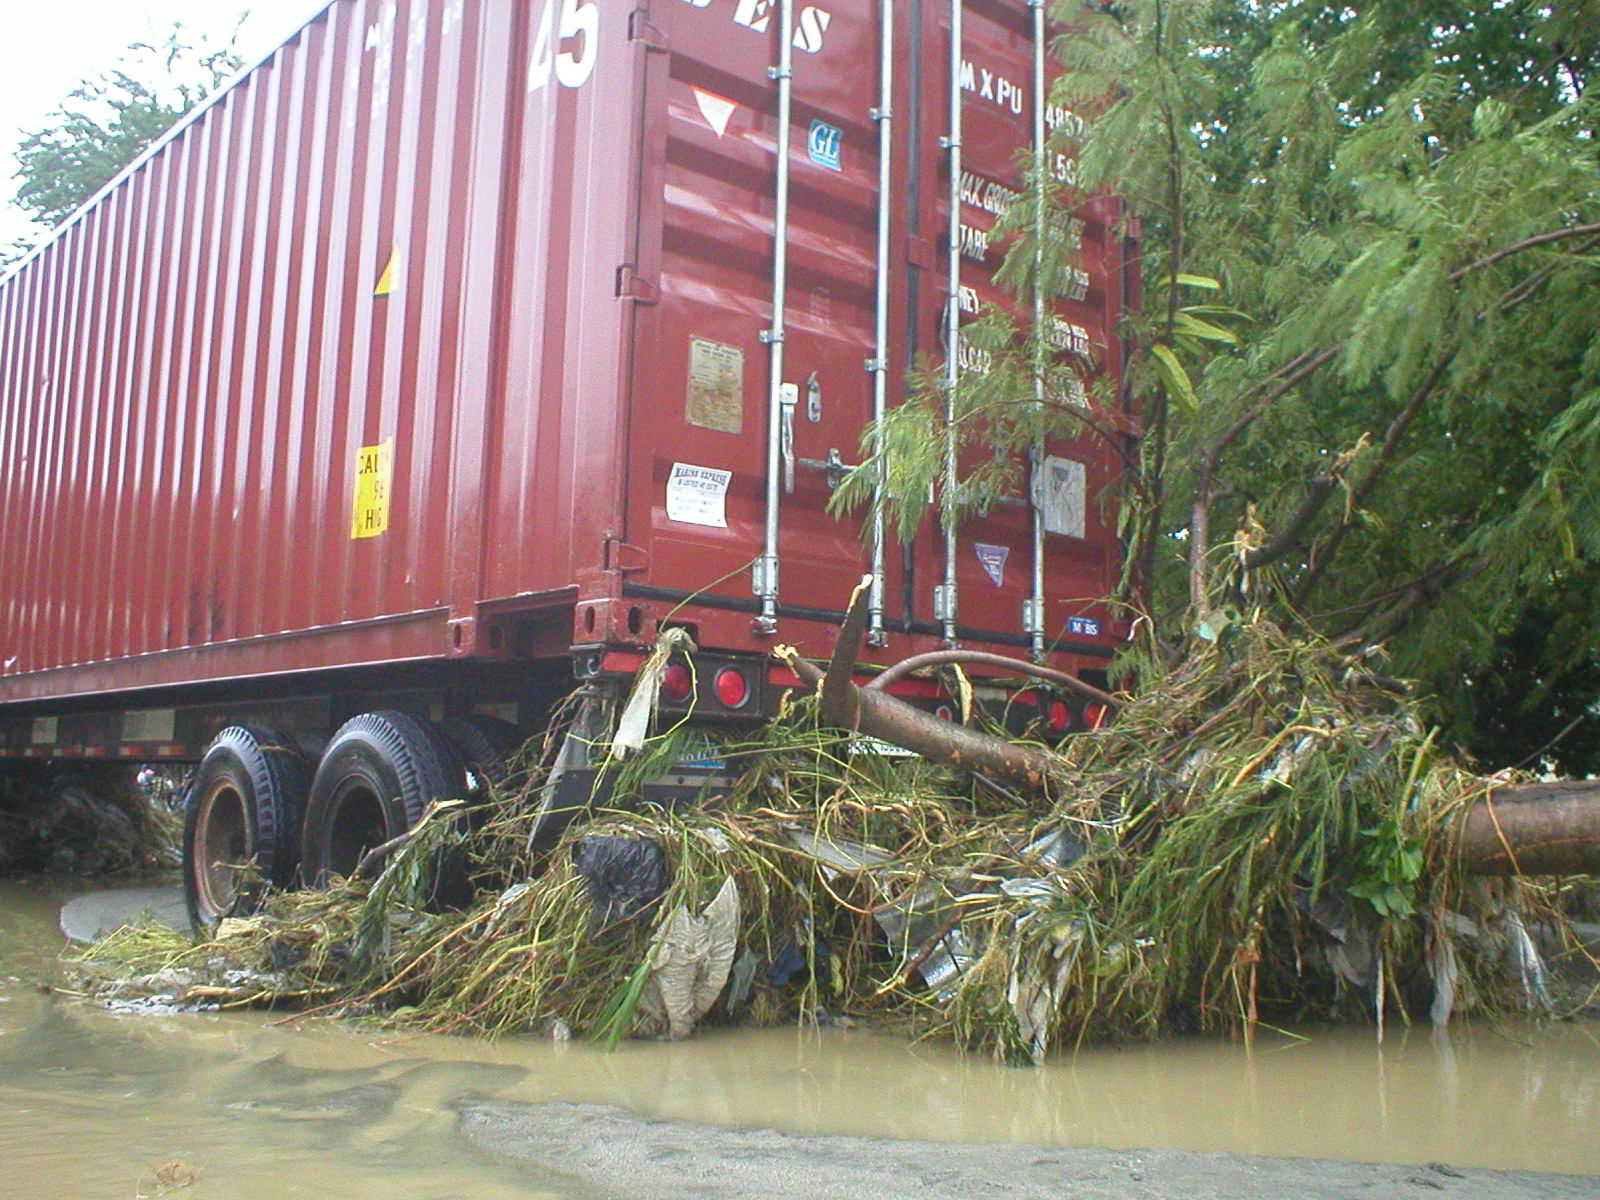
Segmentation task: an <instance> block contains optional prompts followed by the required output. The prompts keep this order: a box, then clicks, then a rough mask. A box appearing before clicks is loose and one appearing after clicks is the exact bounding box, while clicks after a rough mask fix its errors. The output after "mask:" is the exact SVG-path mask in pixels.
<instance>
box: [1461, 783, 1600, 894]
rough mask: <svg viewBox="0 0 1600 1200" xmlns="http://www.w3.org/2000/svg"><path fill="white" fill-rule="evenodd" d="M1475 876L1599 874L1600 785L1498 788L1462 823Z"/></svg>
mask: <svg viewBox="0 0 1600 1200" xmlns="http://www.w3.org/2000/svg"><path fill="white" fill-rule="evenodd" d="M1461 861H1462V863H1463V864H1465V866H1466V868H1467V870H1468V871H1471V872H1472V873H1473V874H1474V875H1589V874H1595V873H1600V780H1576V781H1572V782H1563V783H1515V784H1507V785H1506V786H1504V787H1497V788H1495V789H1494V790H1493V791H1492V792H1490V793H1489V797H1488V799H1486V800H1481V801H1479V802H1478V803H1477V804H1474V805H1473V806H1472V807H1471V808H1469V809H1468V810H1467V813H1466V816H1465V817H1464V818H1463V819H1462V822H1461Z"/></svg>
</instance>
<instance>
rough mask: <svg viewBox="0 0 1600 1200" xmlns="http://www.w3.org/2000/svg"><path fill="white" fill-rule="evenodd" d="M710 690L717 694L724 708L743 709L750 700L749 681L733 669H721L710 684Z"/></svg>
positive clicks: (741, 672) (742, 673)
mask: <svg viewBox="0 0 1600 1200" xmlns="http://www.w3.org/2000/svg"><path fill="white" fill-rule="evenodd" d="M711 690H712V691H714V692H715V693H716V694H717V699H718V700H719V701H721V703H722V706H723V707H724V708H743V707H744V706H745V703H746V702H747V701H748V700H749V699H750V681H749V680H748V679H746V678H745V677H744V672H743V671H739V670H736V669H735V668H733V667H723V668H722V670H720V671H718V672H717V677H716V678H715V679H714V680H712V682H711Z"/></svg>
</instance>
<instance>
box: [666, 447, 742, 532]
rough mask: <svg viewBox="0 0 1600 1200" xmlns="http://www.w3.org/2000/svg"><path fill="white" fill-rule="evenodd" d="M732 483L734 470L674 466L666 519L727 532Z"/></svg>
mask: <svg viewBox="0 0 1600 1200" xmlns="http://www.w3.org/2000/svg"><path fill="white" fill-rule="evenodd" d="M732 480H733V472H732V471H719V470H717V469H716V468H715V467H696V466H691V465H690V464H688V463H673V464H672V474H671V475H669V476H667V520H669V521H677V522H680V523H681V524H684V525H709V526H711V527H712V528H714V529H726V528H727V527H728V484H729V483H730V482H731V481H732Z"/></svg>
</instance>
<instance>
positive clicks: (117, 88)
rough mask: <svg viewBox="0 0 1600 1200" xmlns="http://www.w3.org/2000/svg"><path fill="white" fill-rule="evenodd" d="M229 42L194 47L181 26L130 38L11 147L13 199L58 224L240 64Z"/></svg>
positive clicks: (48, 223) (37, 218)
mask: <svg viewBox="0 0 1600 1200" xmlns="http://www.w3.org/2000/svg"><path fill="white" fill-rule="evenodd" d="M241 65H242V64H241V61H240V59H239V57H238V55H237V54H235V53H234V48H233V42H232V41H231V40H230V42H229V44H228V45H226V46H223V47H220V48H207V47H204V46H199V45H196V44H194V43H193V42H192V41H190V40H189V38H188V37H187V36H186V34H185V31H184V30H183V28H182V26H179V25H174V26H173V27H172V32H171V33H169V34H168V35H167V37H166V38H165V39H164V40H162V41H161V42H159V43H156V44H154V45H152V44H149V43H145V42H136V43H134V44H133V45H131V46H129V47H128V52H127V55H126V56H125V57H124V58H123V59H122V60H121V61H120V63H119V64H118V65H117V66H115V67H113V68H111V69H110V70H109V71H106V72H104V73H102V74H100V75H97V76H95V77H93V78H90V79H85V80H84V81H83V82H82V83H81V84H79V86H78V87H77V88H76V89H74V90H73V92H72V94H71V95H69V96H68V97H67V98H66V100H64V101H63V102H62V104H61V107H60V108H58V109H57V110H56V111H55V112H54V113H52V114H51V115H50V118H49V122H48V124H46V125H44V126H43V127H41V128H39V129H36V130H33V131H31V132H29V133H27V134H26V135H25V136H24V137H23V139H22V142H21V144H20V145H19V146H18V147H17V151H16V160H17V164H18V169H17V173H16V178H17V179H18V180H19V181H20V182H19V184H18V186H17V197H16V204H17V206H18V207H19V208H22V209H23V210H25V211H26V212H27V213H28V214H29V215H30V216H31V217H32V218H33V219H34V220H35V221H37V222H39V223H40V224H41V225H44V226H47V227H54V226H56V225H59V224H60V223H61V222H62V221H64V220H66V219H67V217H69V216H71V215H72V214H73V213H74V212H75V211H77V209H78V208H79V207H80V206H81V205H82V204H83V203H84V202H85V201H87V200H88V199H89V198H90V197H92V196H93V195H94V194H95V193H96V192H98V191H99V190H100V189H101V188H102V187H104V186H105V185H106V184H107V183H109V182H110V181H111V180H112V178H114V177H115V176H116V174H117V173H118V172H119V171H121V170H122V168H123V167H125V166H127V165H128V163H130V162H132V161H133V160H134V159H135V158H137V157H138V156H139V154H140V153H141V152H142V151H143V150H144V149H145V148H146V147H147V146H149V145H150V144H151V143H152V142H154V141H155V140H156V139H157V138H159V137H160V136H161V135H162V134H163V133H165V132H166V131H167V130H168V129H169V128H171V127H172V125H173V124H174V123H175V122H176V121H177V120H178V119H179V118H180V117H182V116H183V114H184V113H186V112H188V111H189V110H190V109H191V108H193V107H194V106H195V105H196V104H198V103H199V102H200V101H201V100H203V99H205V98H206V96H208V95H209V94H210V93H212V92H213V91H215V90H216V89H217V88H218V87H219V86H220V85H221V84H222V83H223V81H224V80H226V79H227V78H228V77H229V76H231V75H232V74H233V73H234V72H235V71H237V70H238V69H239V67H240V66H241Z"/></svg>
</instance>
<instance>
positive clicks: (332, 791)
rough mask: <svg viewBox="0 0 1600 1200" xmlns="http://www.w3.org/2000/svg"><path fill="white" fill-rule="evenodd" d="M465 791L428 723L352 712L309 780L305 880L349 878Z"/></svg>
mask: <svg viewBox="0 0 1600 1200" xmlns="http://www.w3.org/2000/svg"><path fill="white" fill-rule="evenodd" d="M465 791H466V778H465V773H464V772H463V771H462V768H461V764H460V760H459V759H458V758H457V757H456V755H455V752H454V751H453V750H451V748H450V745H449V743H448V742H446V741H445V739H444V738H443V736H442V735H440V734H439V733H438V731H436V730H435V729H434V728H433V727H432V726H431V725H429V724H428V723H427V722H426V721H419V720H418V719H417V718H415V717H412V716H407V715H406V714H405V713H401V712H388V711H385V712H375V713H362V714H361V715H360V716H358V717H352V718H351V719H350V720H348V721H346V722H345V723H344V724H343V725H342V726H340V727H339V731H338V732H337V733H335V734H334V735H333V740H332V741H330V742H329V743H328V748H327V749H326V750H324V751H323V752H322V761H321V762H320V763H318V764H317V773H316V777H315V778H314V779H313V780H312V782H311V800H310V802H309V803H308V804H307V805H306V824H305V835H304V837H303V838H302V840H301V844H300V845H301V859H302V864H303V874H304V876H305V881H306V882H307V883H308V884H310V885H311V886H312V887H327V886H328V884H329V882H330V881H331V880H332V879H334V878H335V877H336V876H346V877H347V876H349V874H350V873H351V872H352V871H354V870H355V869H356V867H357V866H358V865H359V864H360V862H361V859H362V858H363V857H364V856H365V855H366V853H367V851H368V850H371V849H373V848H374V847H377V846H381V845H382V844H383V843H384V842H387V841H389V840H391V839H392V838H397V837H399V836H400V835H401V834H402V833H404V832H405V831H406V830H408V829H410V828H411V827H412V826H413V825H415V824H416V823H417V822H418V821H420V820H421V819H422V814H423V813H424V812H426V811H427V809H428V805H430V804H432V803H433V802H434V801H435V800H451V799H456V798H458V797H460V796H461V795H462V793H464V792H465Z"/></svg>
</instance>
